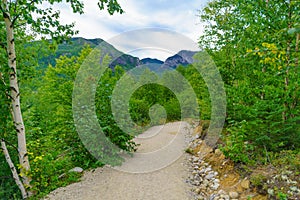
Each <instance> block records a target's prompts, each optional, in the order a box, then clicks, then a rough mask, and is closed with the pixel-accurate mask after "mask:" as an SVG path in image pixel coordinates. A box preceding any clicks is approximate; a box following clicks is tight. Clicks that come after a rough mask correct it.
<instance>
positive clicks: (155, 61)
mask: <svg viewBox="0 0 300 200" xmlns="http://www.w3.org/2000/svg"><path fill="white" fill-rule="evenodd" d="M141 63H142V64H161V65H162V64H164V62H163V61H161V60H158V59H156V58H143V59H142V60H141Z"/></svg>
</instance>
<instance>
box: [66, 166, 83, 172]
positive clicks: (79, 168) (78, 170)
mask: <svg viewBox="0 0 300 200" xmlns="http://www.w3.org/2000/svg"><path fill="white" fill-rule="evenodd" d="M69 172H75V173H82V172H83V169H82V168H81V167H75V168H73V169H70V170H69Z"/></svg>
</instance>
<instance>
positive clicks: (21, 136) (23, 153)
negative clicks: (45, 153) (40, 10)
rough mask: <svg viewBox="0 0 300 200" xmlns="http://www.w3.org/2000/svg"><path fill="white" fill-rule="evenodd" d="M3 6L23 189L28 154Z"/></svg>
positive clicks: (11, 40) (10, 32)
mask: <svg viewBox="0 0 300 200" xmlns="http://www.w3.org/2000/svg"><path fill="white" fill-rule="evenodd" d="M2 2H3V5H4V9H5V11H4V13H3V17H4V22H5V27H6V39H7V54H8V66H9V68H10V73H9V84H10V97H11V107H12V109H11V111H12V117H13V121H14V126H15V129H16V131H17V134H18V150H19V152H18V153H19V162H20V166H21V177H22V179H23V183H24V185H25V187H29V186H30V178H29V177H28V176H27V172H29V170H30V166H29V160H28V154H27V149H26V136H25V126H24V122H23V118H22V112H21V106H20V90H19V85H18V77H17V62H16V59H17V56H16V50H15V41H14V26H13V24H12V19H11V16H10V13H9V10H8V3H7V0H3V1H2Z"/></svg>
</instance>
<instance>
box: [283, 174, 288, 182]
mask: <svg viewBox="0 0 300 200" xmlns="http://www.w3.org/2000/svg"><path fill="white" fill-rule="evenodd" d="M281 179H282V180H283V181H287V180H288V179H289V177H288V176H287V175H282V176H281Z"/></svg>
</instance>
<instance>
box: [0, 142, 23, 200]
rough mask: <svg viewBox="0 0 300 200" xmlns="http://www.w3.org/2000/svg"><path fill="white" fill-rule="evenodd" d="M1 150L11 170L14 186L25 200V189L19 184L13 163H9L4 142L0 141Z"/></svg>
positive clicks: (9, 159)
mask: <svg viewBox="0 0 300 200" xmlns="http://www.w3.org/2000/svg"><path fill="white" fill-rule="evenodd" d="M1 148H2V150H3V153H4V156H5V159H6V161H7V163H8V165H9V167H10V170H11V172H12V174H13V178H14V180H15V182H16V184H17V185H18V187H19V189H20V191H21V194H22V197H23V199H26V198H27V197H28V196H27V192H26V189H25V187H24V185H23V183H22V182H21V180H20V178H19V175H18V172H17V170H16V168H15V165H14V163H13V162H12V161H11V158H10V155H9V153H8V150H7V148H6V145H5V142H4V140H1Z"/></svg>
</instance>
